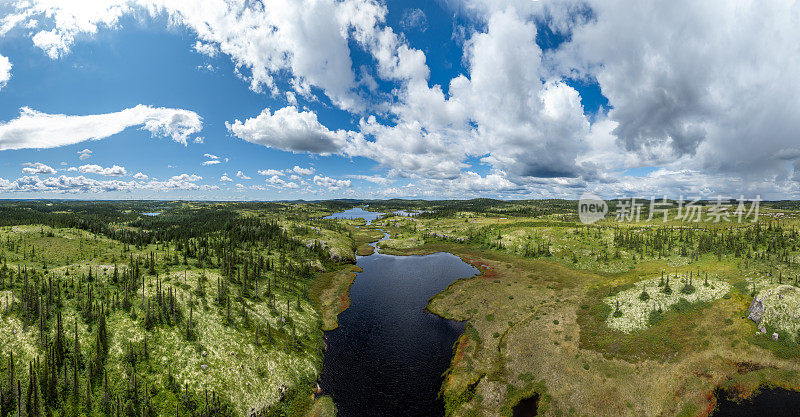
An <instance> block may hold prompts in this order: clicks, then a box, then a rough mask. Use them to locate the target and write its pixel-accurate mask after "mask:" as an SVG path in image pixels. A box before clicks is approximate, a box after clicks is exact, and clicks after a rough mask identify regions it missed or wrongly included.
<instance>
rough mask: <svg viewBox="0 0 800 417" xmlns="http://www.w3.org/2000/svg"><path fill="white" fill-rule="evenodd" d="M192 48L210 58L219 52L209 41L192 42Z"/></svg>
mask: <svg viewBox="0 0 800 417" xmlns="http://www.w3.org/2000/svg"><path fill="white" fill-rule="evenodd" d="M194 50H195V51H197V52H198V53H200V54H203V55H207V56H209V57H211V58H214V57H216V56H217V54H218V53H219V50H218V49H217V47H216V46H214V45H212V44H210V43H204V42H200V41H197V42H196V43H195V44H194Z"/></svg>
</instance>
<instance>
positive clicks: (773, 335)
mask: <svg viewBox="0 0 800 417" xmlns="http://www.w3.org/2000/svg"><path fill="white" fill-rule="evenodd" d="M772 340H774V341H776V342H777V341H778V334H777V333H773V334H772Z"/></svg>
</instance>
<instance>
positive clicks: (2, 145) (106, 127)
mask: <svg viewBox="0 0 800 417" xmlns="http://www.w3.org/2000/svg"><path fill="white" fill-rule="evenodd" d="M132 126H141V129H143V130H147V131H149V132H150V133H151V135H153V136H168V137H170V138H172V140H174V141H175V142H178V143H182V144H184V145H185V144H186V138H187V137H188V136H189V135H191V134H193V133H196V132H198V131H200V129H201V128H202V122H201V119H200V116H199V115H197V113H195V112H192V111H189V110H181V109H169V108H163V107H150V106H144V105H138V106H136V107H133V108H130V109H125V110H122V111H119V112H115V113H106V114H98V115H88V116H68V115H64V114H46V113H41V112H38V111H36V110H33V109H30V108H28V107H23V108H22V109H20V115H19V117H17V118H16V119H13V120H10V121H8V122H5V123H0V150H7V149H25V148H54V147H58V146H64V145H72V144H75V143H80V142H83V141H86V140H99V139H103V138H106V137H109V136H112V135H115V134H117V133H120V132H122V131H123V130H125V129H127V128H129V127H132Z"/></svg>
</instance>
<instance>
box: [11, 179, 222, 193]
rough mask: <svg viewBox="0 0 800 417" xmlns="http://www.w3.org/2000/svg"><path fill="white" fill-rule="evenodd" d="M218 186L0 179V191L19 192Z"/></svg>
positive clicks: (175, 182) (205, 187) (179, 182)
mask: <svg viewBox="0 0 800 417" xmlns="http://www.w3.org/2000/svg"><path fill="white" fill-rule="evenodd" d="M218 189H219V187H218V186H211V185H198V184H195V183H194V182H192V181H185V180H181V179H176V178H172V179H170V180H167V181H149V182H143V183H139V182H136V181H133V180H131V181H120V180H95V179H92V178H86V177H84V176H77V177H69V176H65V175H61V176H59V177H48V178H44V179H41V178H39V177H38V176H36V175H33V176H23V177H20V178H17V179H16V180H13V181H11V180H7V179H4V178H0V191H2V192H22V193H58V194H77V193H105V192H133V191H139V190H150V191H169V190H190V191H196V190H218Z"/></svg>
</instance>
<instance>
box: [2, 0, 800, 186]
mask: <svg viewBox="0 0 800 417" xmlns="http://www.w3.org/2000/svg"><path fill="white" fill-rule="evenodd" d="M83 3H85V2H83ZM446 4H447V5H449V6H451V7H453V8H454V9H456V13H465V15H466V16H467V17H468V20H470V24H471V26H470V27H469V28H468V29H466V30H464V31H462V32H461V33H462V34H463V36H462V37H461V41H460V45H462V47H463V64H464V70H463V73H461V74H455V75H454V76H453V77H452V79H450V80H446V81H445V82H444V83H442V84H441V85H434V84H432V83H431V79H430V70H429V68H428V66H427V63H426V56H425V53H424V52H422V51H421V50H418V49H415V48H413V47H412V46H411V45H409V43H408V40H407V39H406V37H405V36H404V35H403V34H398V33H396V32H395V31H394V30H393V29H392V28H391V27H388V26H386V14H387V9H386V7H385V6H384V5H383V4H381V3H379V2H377V1H372V0H345V1H336V0H317V1H314V2H306V1H289V0H270V1H266V2H249V1H245V0H201V1H198V2H192V3H184V2H163V1H161V0H110V1H107V2H96V4H94V3H92V4H81V2H54V1H52V0H30V1H26V2H18V3H17V4H15V5H14V6H11V7H10V12H9V13H8V14H7V15H6V16H5V17H3V18H2V20H0V28H1V29H0V32H2V33H5V32H7V31H9V30H11V28H13V27H17V26H24V25H30V26H31V28H32V29H30V30H26V33H27V32H30V33H31V34H32V40H33V42H34V44H35V45H36V46H38V47H40V48H41V49H42V50H43V51H45V52H46V53H47V54H48V55H49V56H51V57H53V58H58V57H61V56H63V54H65V53H68V52H69V49H70V48H71V46H72V45H73V44H74V42H75V40H76V39H77V38H78V37H79V35H91V34H94V33H96V32H97V31H98V30H99V29H100V28H115V27H117V26H118V22H119V19H120V17H122V16H123V15H126V14H131V13H134V12H145V13H148V14H150V15H159V16H166V17H168V18H169V21H170V22H172V23H174V24H177V25H183V26H185V27H187V28H189V29H190V30H192V31H193V32H194V33H195V34H196V37H197V39H196V40H195V41H196V42H195V43H194V49H195V50H196V51H198V52H199V53H202V54H204V55H207V56H210V57H213V56H219V55H224V56H228V57H230V59H231V60H232V61H233V62H234V64H235V65H236V68H237V74H238V75H239V76H240V77H241V78H243V79H246V80H248V81H249V82H250V87H251V88H252V89H253V90H255V91H268V92H269V93H271V94H272V95H273V96H274V97H275V98H277V99H283V100H285V101H286V103H288V104H290V105H289V106H288V107H283V108H279V109H277V110H274V111H273V110H272V109H269V108H268V109H265V110H264V111H263V112H262V113H261V114H259V115H256V116H254V117H251V118H246V119H244V121H239V120H236V121H234V122H232V123H226V127H227V129H228V130H229V132H230V133H231V134H232V135H233V136H236V137H238V138H241V139H243V140H246V141H249V142H252V143H256V144H260V145H263V146H267V147H272V148H275V149H281V150H285V151H291V152H308V153H314V154H322V155H330V154H339V155H343V156H346V157H354V156H361V157H365V158H369V159H372V160H374V161H376V162H378V163H379V164H380V165H381V166H383V167H385V168H387V169H388V172H387V176H388V177H390V178H399V177H406V178H414V182H415V184H417V185H416V186H414V187H409V188H407V189H404V192H405V191H408V193H411V192H415V193H418V194H419V195H428V194H426V193H437V192H443V193H444V192H447V193H450V192H452V193H458V192H462V193H483V192H485V193H498V194H499V195H501V194H503V193H520V194H524V193H527V194H531V195H536V196H551V195H553V193H563V195H575V194H577V192H576V190H579V189H580V188H582V187H590V188H596V189H597V190H599V191H600V192H608V193H610V192H617V191H619V192H631V190H633V189H636V188H637V187H638V189H640V190H644V191H648V190H651V189H652V187H651V186H652V185H653V184H658V183H662V184H664V188H665V189H670V190H678V189H680V188H681V187H684V188H685V189H692V190H696V189H697V188H696V187H694V188H693V187H692V186H690V185H689V184H687V183H685V182H683V180H684V179H688V178H691V177H693V178H696V180H697V182H698V183H699V184H702V187H706V188H705V189H706V190H713V189H721V190H729V189H731V188H732V187H735V186H737V185H736V184H739V185H738V186H739V187H741V188H749V187H751V186H757V187H762V188H763V189H764V190H768V191H770V190H772V191H775V190H783V191H784V192H785V193H786V195H792V193H796V192H797V190H796V187H797V182H798V181H800V146H798V145H797V139H796V133H795V132H797V131H800V121H798V120H800V119H798V118H797V117H796V113H797V112H798V109H800V84H798V83H796V80H795V78H796V77H795V76H794V75H795V74H794V72H795V71H793V69H794V68H797V67H798V66H800V44H798V43H797V42H796V39H798V35H800V9H798V8H799V7H800V6H798V5H796V4H794V3H792V2H768V3H763V2H762V3H755V2H727V1H723V0H710V1H705V2H694V1H690V0H677V1H672V2H659V3H647V4H643V5H640V6H639V7H630V2H628V1H622V0H609V1H606V0H603V1H600V0H586V1H583V0H568V1H563V2H546V1H538V2H535V1H530V0H460V1H448V2H446ZM37 19H38V20H39V21H40V22H36V23H31V22H32V21H33V20H37ZM764 22H770V24H769V25H765V24H764ZM400 25H401V26H402V28H404V29H405V30H407V31H408V30H410V29H413V28H417V29H419V30H422V29H423V28H424V27H425V15H424V13H423V12H421V10H417V9H407V10H405V11H404V12H403V16H402V18H401V19H400ZM544 26H548V27H547V29H548V30H552V31H554V32H556V33H558V34H560V35H562V36H561V37H562V38H564V39H565V42H564V43H563V44H561V45H559V46H554V47H553V48H552V49H546V50H542V49H541V48H540V47H539V45H537V43H536V39H537V36H538V35H539V34H540V33H541V31H542V30H544ZM353 48H360V49H362V50H363V51H364V52H366V53H367V54H369V55H370V56H371V58H372V62H373V64H374V65H372V66H355V68H354V65H353V63H352V62H351V58H350V56H351V54H352V53H353V52H355V51H352V50H351V49H353ZM742 51H746V52H745V53H743V52H742ZM2 68H3V65H2V59H0V80H2V74H3V71H2ZM354 69H355V71H357V73H354ZM6 72H7V71H6ZM279 74H280V75H279ZM284 74H285V75H286V76H288V78H289V80H288V82H285V83H284V81H283V79H284V77H283V75H284ZM439 79H440V78H439ZM572 81H578V82H582V83H589V84H593V83H596V84H597V85H598V86H599V88H600V91H601V92H602V94H603V95H604V96H605V97H606V98H607V99H608V103H609V106H608V109H600V110H599V111H598V113H597V114H591V115H587V114H586V111H585V109H584V108H583V106H582V97H581V96H580V95H579V94H578V90H576V89H575V88H573V87H571V86H570V85H574V84H573V83H572ZM378 82H380V84H378ZM378 85H389V86H391V91H390V92H386V93H380V94H376V93H375V91H376V90H377V87H378ZM283 90H287V91H283ZM320 91H321V92H322V93H323V94H325V95H326V96H327V98H328V99H330V100H329V101H330V103H332V104H333V106H335V107H338V108H339V109H343V110H346V111H348V112H350V115H351V116H353V118H354V120H357V122H356V123H354V126H353V127H348V128H345V129H339V130H336V129H331V128H329V127H328V126H325V125H324V124H323V123H322V122H321V121H320V120H319V119H318V117H317V114H316V113H314V111H312V110H309V109H304V108H302V107H298V105H297V102H298V100H299V99H306V101H308V102H314V100H315V99H316V97H314V95H315V94H318V93H319V92H320ZM360 94H361V95H366V94H373V96H372V97H369V98H368V99H366V100H365V97H362V96H360ZM375 101H377V103H376V102H375ZM325 102H327V101H325ZM129 110H132V109H129ZM155 110H159V109H152V108H144V109H140V111H139V112H141V113H148V115H151V113H153V112H155ZM168 110H170V109H161V113H164V112H167V111H168ZM171 111H178V110H171ZM123 112H124V111H123ZM120 113H122V112H120ZM371 114H375V115H376V116H377V117H376V116H368V115H371ZM111 115H116V116H113V117H108V120H106V119H104V120H102V123H98V124H100V125H102V126H103V127H104V128H102V129H98V128H97V127H96V126H90V127H91V128H84V127H83V124H93V123H90V122H89V121H84V119H80V118H83V117H102V116H108V115H98V116H63V115H55V116H51V115H43V114H41V113H38V112H35V111H33V110H30V109H23V111H22V114H21V115H20V117H19V118H17V119H14V120H11V121H9V122H6V123H4V124H0V149H18V148H21V147H49V146H58V145H61V144H67V143H75V142H79V141H82V140H88V139H97V138H100V137H106V136H109V135H111V134H114V133H118V132H119V131H121V130H123V129H125V128H127V127H130V126H139V125H143V126H144V127H143V128H144V129H147V130H150V131H151V132H152V131H153V130H156V131H157V132H158V134H160V135H162V136H170V137H172V138H173V139H175V140H177V141H179V142H181V143H186V140H187V137H188V136H190V135H193V134H194V133H196V132H197V131H199V130H200V128H201V123H200V119H199V117H195V118H191V117H188V116H187V117H185V118H184V119H183V120H184V121H185V122H184V123H183V124H180V123H178V125H177V126H178V127H182V130H180V129H177V128H173V127H169V128H167V127H164V128H161V129H155V128H154V129H150V128H148V125H147V124H146V122H145V121H144V120H143V119H144V117H143V116H141V115H139V113H137V117H133V116H130V117H124V118H123V117H120V116H119V113H112V114H111ZM158 116H159V117H156V119H158V120H162V117H161V116H163V118H166V119H169V120H174V119H173V118H171V117H169V116H168V115H165V114H159V115H158ZM195 116H196V115H195ZM53 117H63V118H66V120H68V121H70V122H74V123H76V124H79V125H80V126H78V127H75V126H72V125H70V126H69V127H59V129H61V130H58V129H56V128H55V127H52V128H50V130H46V131H45V129H43V128H42V129H40V128H38V127H37V128H36V129H32V128H29V127H27V126H26V125H25V123H23V122H24V121H25V120H28V119H33V118H35V119H37V120H39V119H41V120H45V121H47V120H49V119H48V118H53ZM119 119H124V120H122V121H120V120H119ZM79 121H80V123H79ZM44 125H50V126H56V125H57V126H63V125H64V123H62V122H61V121H58V123H55V122H53V123H51V124H48V123H44V122H42V124H41V126H44ZM109 126H110V127H109ZM167 126H175V124H173V123H172V122H169V123H167ZM40 130H41V131H42V132H41V133H40V134H37V132H39V131H40ZM62 130H63V131H62ZM173 130H178V131H179V132H181V131H182V132H188V133H185V134H183V135H181V134H178V138H177V139H176V137H175V136H174V135H173V134H172V133H171V132H172V131H173ZM96 132H100V133H96ZM37 138H38V139H37ZM197 140H199V138H197V139H195V141H197ZM40 142H41V143H40ZM52 142H56V143H55V144H53V143H52ZM62 142H63V143H62ZM732 144H735V145H736V146H732ZM83 155H90V154H81V158H82V159H83ZM87 157H88V156H87ZM476 160H477V161H479V162H478V163H480V164H483V165H485V166H486V168H488V172H489V174H484V175H479V174H477V173H476V172H477V171H480V172H484V171H482V170H479V169H477V168H476V167H472V166H471V165H473V164H475V163H476V162H475V161H476ZM213 161H219V159H213V158H208V160H207V161H205V162H204V163H208V164H213V163H215V162H213ZM643 166H657V167H660V169H658V170H657V171H656V173H651V174H649V175H645V176H641V177H637V178H634V177H631V176H626V175H623V174H621V173H619V170H620V169H628V168H636V167H643ZM687 172H688V173H691V175H689V174H687ZM259 174H260V175H264V176H265V177H267V184H269V185H270V186H275V187H277V186H280V187H285V186H286V185H285V184H288V183H286V180H285V179H282V178H281V176H282V175H283V173H280V172H278V171H276V170H263V172H262V171H259ZM286 174H288V175H312V174H313V172H312V173H310V174H300V173H297V172H294V171H292V173H288V172H287V173H286ZM286 177H287V176H286V175H284V176H283V178H286ZM317 177H319V178H320V179H319V180H317ZM324 178H328V177H321V176H319V175H318V176H316V177H315V181H314V182H315V183H316V182H320V183H327V182H329V181H327V180H324ZM350 178H351V179H363V180H366V181H369V179H366V178H357V177H354V176H351V177H350ZM725 178H729V180H725ZM286 179H288V178H286ZM670 179H672V181H670ZM279 181H282V182H283V183H281V182H279ZM339 181H340V180H339ZM377 181H382V180H377ZM290 183H294V184H297V180H292V181H291V182H290ZM376 183H377V184H380V183H379V182H376ZM381 185H383V184H381ZM387 185H388V183H387ZM408 195H410V194H408Z"/></svg>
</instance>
